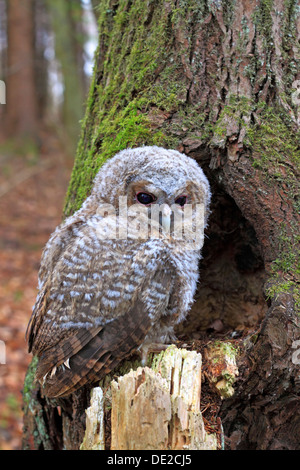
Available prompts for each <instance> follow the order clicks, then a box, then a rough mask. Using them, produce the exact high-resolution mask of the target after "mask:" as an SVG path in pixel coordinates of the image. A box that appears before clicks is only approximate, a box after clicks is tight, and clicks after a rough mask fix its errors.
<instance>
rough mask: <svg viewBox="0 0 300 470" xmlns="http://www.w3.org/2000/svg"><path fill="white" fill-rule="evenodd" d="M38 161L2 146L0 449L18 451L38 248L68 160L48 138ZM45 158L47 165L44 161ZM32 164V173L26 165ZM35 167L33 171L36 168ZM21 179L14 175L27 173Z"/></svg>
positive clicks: (57, 215) (51, 224)
mask: <svg viewBox="0 0 300 470" xmlns="http://www.w3.org/2000/svg"><path fill="white" fill-rule="evenodd" d="M45 142H46V143H47V147H46V146H45V144H43V147H42V148H41V152H40V155H38V157H37V159H36V161H34V159H33V158H32V155H15V154H11V153H8V152H5V150H3V149H2V150H1V148H0V168H1V170H0V189H1V188H2V189H3V188H5V194H3V195H2V197H0V340H1V341H4V343H5V352H6V364H0V449H3V450H4V449H20V448H21V438H22V387H23V381H24V377H25V373H26V370H27V366H28V364H29V362H30V360H31V355H29V354H28V353H27V345H26V343H25V331H26V327H27V323H28V320H29V318H30V315H31V309H32V306H33V304H34V302H35V298H36V294H37V289H36V287H37V273H38V268H39V263H40V257H41V253H42V249H43V247H44V245H45V243H46V241H47V240H48V238H49V235H50V233H51V232H52V231H53V230H54V229H55V227H56V225H57V224H59V223H60V221H61V215H62V207H63V201H64V197H65V193H66V189H67V184H68V180H69V176H70V171H71V165H72V162H71V161H68V159H66V158H65V157H64V156H63V154H62V151H61V149H60V147H59V144H58V143H57V142H56V141H55V140H53V139H51V140H50V138H49V137H48V138H47V140H45ZM45 162H46V164H45ZM30 167H33V171H32V172H31V171H29V172H27V169H28V168H30ZM34 167H36V171H35V169H34ZM27 173H28V175H29V176H28V177H27V178H25V179H23V180H22V178H21V181H20V178H18V175H20V174H21V175H22V174H23V175H24V174H25V175H26V174H27Z"/></svg>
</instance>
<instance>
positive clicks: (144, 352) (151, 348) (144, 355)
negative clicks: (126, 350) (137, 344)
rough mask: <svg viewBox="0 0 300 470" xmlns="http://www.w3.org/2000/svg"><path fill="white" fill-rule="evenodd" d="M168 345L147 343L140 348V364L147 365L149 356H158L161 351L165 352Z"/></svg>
mask: <svg viewBox="0 0 300 470" xmlns="http://www.w3.org/2000/svg"><path fill="white" fill-rule="evenodd" d="M169 346H170V344H163V343H149V344H147V345H145V346H143V347H142V348H141V362H142V365H143V366H145V365H146V364H147V359H148V355H149V354H159V353H160V352H162V351H165V350H166V349H167V348H168V347H169Z"/></svg>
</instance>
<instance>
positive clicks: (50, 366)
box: [26, 146, 211, 397]
mask: <svg viewBox="0 0 300 470" xmlns="http://www.w3.org/2000/svg"><path fill="white" fill-rule="evenodd" d="M210 197H211V193H210V186H209V182H208V180H207V178H206V176H205V175H204V173H203V171H202V169H201V168H200V167H199V165H198V164H197V163H196V161H195V160H193V159H191V158H189V157H187V156H186V155H184V154H182V153H179V152H178V151H176V150H166V149H164V148H160V147H156V146H153V147H147V146H145V147H141V148H135V149H126V150H123V151H121V152H119V153H118V154H116V155H115V156H114V157H113V158H111V159H110V160H108V161H107V162H106V163H105V164H104V165H103V166H102V168H101V169H100V171H99V172H98V174H97V175H96V177H95V180H94V183H93V187H92V190H91V194H90V196H89V197H88V198H87V199H86V201H85V202H84V204H83V205H82V207H81V209H79V210H78V211H77V212H76V213H75V214H74V215H73V216H71V217H69V218H67V219H66V220H65V221H64V222H63V223H62V224H61V225H60V226H59V227H57V229H56V230H55V232H54V233H53V234H52V235H51V237H50V239H49V241H48V243H47V244H46V246H45V249H44V251H43V255H42V260H41V266H40V270H39V285H38V288H39V291H38V295H37V299H36V303H35V305H34V307H33V311H32V315H31V318H30V321H29V324H28V327H27V332H26V338H27V341H28V346H29V352H32V353H33V354H34V355H36V356H37V357H38V366H37V370H36V378H37V380H38V381H39V382H40V384H41V387H42V391H43V393H44V394H45V395H46V396H48V397H65V396H67V395H69V394H71V393H72V392H74V391H75V390H77V389H79V388H80V387H82V386H83V385H85V384H87V383H88V384H92V383H94V382H95V381H97V380H99V379H101V378H102V377H103V376H105V374H108V373H109V372H110V371H112V370H113V369H114V368H116V367H117V366H118V364H119V363H120V362H121V361H122V360H123V359H125V358H126V357H128V356H130V355H131V354H132V353H133V352H139V353H140V354H141V356H142V359H143V360H144V359H145V357H146V356H147V353H148V351H149V350H153V349H155V348H156V346H157V345H162V344H166V343H168V342H170V341H174V331H173V329H174V326H175V325H176V324H177V323H178V322H181V321H183V320H184V319H185V318H186V315H187V313H188V311H189V309H190V307H191V304H192V302H193V296H194V293H195V289H196V284H197V281H198V262H199V259H200V257H201V248H202V245H203V240H204V237H203V233H204V228H205V226H206V223H207V216H208V214H209V202H210ZM197 208H200V209H201V210H200V211H199V213H198V212H197ZM197 214H198V215H197ZM199 214H200V215H199ZM184 219H186V223H183V222H184ZM178 227H179V228H178ZM180 228H181V229H180Z"/></svg>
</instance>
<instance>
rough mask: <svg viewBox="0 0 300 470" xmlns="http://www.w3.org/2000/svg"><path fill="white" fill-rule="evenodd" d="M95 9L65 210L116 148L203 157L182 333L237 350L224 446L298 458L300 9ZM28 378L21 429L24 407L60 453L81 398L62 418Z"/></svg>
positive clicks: (223, 414) (156, 5) (284, 5)
mask: <svg viewBox="0 0 300 470" xmlns="http://www.w3.org/2000/svg"><path fill="white" fill-rule="evenodd" d="M98 14H99V32H100V33H99V34H100V37H99V47H98V51H97V55H96V58H95V70H94V77H93V82H92V85H91V89H90V95H89V99H88V102H87V109H86V115H85V119H84V123H83V131H82V137H81V140H80V142H79V146H78V151H77V157H76V161H75V165H74V170H73V174H72V178H71V182H70V186H69V190H68V195H67V203H66V207H65V215H70V214H72V213H73V212H74V211H75V210H76V209H78V208H79V207H80V206H81V204H82V202H83V200H84V199H85V197H86V196H87V195H88V194H89V190H90V187H91V182H92V180H93V177H94V176H95V173H96V171H97V170H98V168H99V167H100V166H101V164H102V163H103V162H104V161H105V160H106V159H107V158H109V157H111V156H112V155H114V154H115V153H116V152H117V151H118V150H120V149H123V148H125V147H130V146H132V147H136V146H139V145H144V144H147V145H161V146H165V147H168V148H176V149H178V150H180V151H183V152H184V153H186V154H187V155H189V156H191V157H193V158H195V159H196V160H197V161H198V162H199V164H200V165H201V166H202V168H203V169H204V171H205V173H206V175H207V176H208V178H209V180H210V182H211V185H212V191H213V202H212V213H211V217H210V221H209V227H208V230H207V235H208V238H207V240H206V243H205V246H204V252H203V260H202V262H201V282H200V285H199V288H198V291H197V294H196V302H195V304H194V306H193V308H192V311H191V314H190V315H189V318H188V320H187V321H186V322H185V323H184V324H183V325H181V326H180V327H179V328H178V335H179V336H180V337H182V338H183V339H184V341H186V342H187V343H189V341H191V342H192V343H193V344H196V343H197V341H198V342H199V343H201V341H204V342H206V343H207V342H208V341H210V340H212V339H213V338H227V339H228V338H229V339H230V340H231V341H232V340H233V339H234V338H235V339H236V341H237V342H238V346H239V351H240V356H239V361H238V366H239V378H238V381H237V382H236V384H235V385H234V389H235V393H234V395H233V396H232V397H231V398H228V399H225V400H223V402H222V405H221V407H220V409H219V416H218V418H219V419H221V420H222V423H223V427H224V430H225V436H226V445H227V448H231V449H298V448H299V442H300V435H299V433H300V417H299V413H297V410H299V354H298V350H299V344H300V343H299V339H300V333H299V316H298V314H297V308H298V307H299V291H298V290H297V270H296V264H297V248H296V247H297V227H298V223H299V219H298V215H297V214H298V213H297V205H296V204H297V195H298V191H299V183H298V173H299V166H297V165H298V161H299V131H298V123H299V117H298V116H299V107H298V102H297V99H295V96H296V95H295V93H296V92H295V88H297V82H296V84H295V80H297V79H298V78H299V77H298V76H297V73H298V70H299V52H298V50H297V41H298V40H299V35H300V19H299V12H298V9H297V3H296V1H294V0H288V1H286V2H281V1H279V0H260V1H259V0H256V1H253V2H249V1H247V0H242V1H241V2H228V1H225V0H224V1H209V2H208V1H205V0H203V1H201V2H199V1H196V0H189V1H187V2H181V1H180V0H178V1H175V0H171V1H166V0H152V1H151V0H150V1H147V2H145V0H134V1H129V0H122V1H121V0H119V1H118V0H107V1H106V2H101V3H100V5H99V9H98ZM119 372H120V371H119ZM108 380H109V379H108ZM26 383H27V385H26V393H25V399H26V400H27V403H30V406H29V407H27V408H26V413H25V415H26V417H25V424H26V422H27V428H28V429H31V431H32V430H33V429H38V424H39V426H40V427H41V425H40V423H38V420H35V422H34V423H33V422H32V421H30V420H32V419H33V418H32V416H31V414H30V413H29V412H28V409H29V408H30V407H31V409H35V407H38V408H37V409H38V410H40V409H41V410H44V414H45V416H46V419H45V420H43V426H44V427H41V428H42V429H44V430H47V436H48V440H47V439H46V440H45V439H44V437H43V433H40V434H38V436H39V437H38V440H39V445H40V446H41V447H46V445H48V444H49V442H50V445H51V446H52V448H55V446H59V445H62V444H61V443H62V442H63V440H64V442H65V447H68V444H67V443H68V442H70V430H71V429H72V426H71V424H70V423H73V428H74V423H75V428H76V432H77V435H76V436H75V437H74V436H73V438H72V442H73V444H72V445H73V446H75V447H76V446H77V447H78V446H79V444H80V442H82V439H83V434H84V427H85V419H84V411H83V410H84V406H85V404H86V403H87V402H88V401H89V398H88V397H89V395H88V394H87V391H82V392H81V397H83V396H84V397H85V399H84V403H80V398H79V397H78V394H77V395H74V396H73V397H71V398H70V399H69V401H68V404H64V410H66V411H64V410H62V412H61V416H59V415H58V412H57V411H55V410H57V408H55V406H54V405H55V404H53V403H52V405H51V404H49V403H45V402H44V401H42V400H41V399H40V398H39V394H38V391H36V390H35V389H34V387H33V386H32V385H31V379H30V374H29V375H28V377H27V382H26ZM30 389H33V391H34V392H35V394H33V395H32V396H33V397H34V398H37V401H36V403H34V402H32V399H31V398H30V396H31V395H30V393H29V392H30ZM56 405H57V404H56ZM54 415H55V416H54ZM74 420H75V421H74ZM82 420H83V421H82ZM28 423H29V424H28ZM53 423H55V426H56V431H57V430H58V429H59V426H60V434H59V433H58V435H60V436H61V442H60V443H58V442H57V441H56V442H55V440H53V436H52V437H51V433H52V434H53V426H54V424H53ZM61 423H63V426H62V427H61ZM32 426H33V427H32ZM49 436H50V437H49ZM76 439H77V440H76ZM80 439H81V440H80ZM44 440H45V442H46V445H45V444H44ZM26 443H27V444H26ZM25 445H28V439H27V437H26V433H25ZM37 445H38V444H37V443H35V446H37ZM70 447H71V445H70Z"/></svg>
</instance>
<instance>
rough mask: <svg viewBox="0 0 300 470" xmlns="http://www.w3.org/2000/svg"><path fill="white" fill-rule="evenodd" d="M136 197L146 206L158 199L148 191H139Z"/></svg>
mask: <svg viewBox="0 0 300 470" xmlns="http://www.w3.org/2000/svg"><path fill="white" fill-rule="evenodd" d="M135 197H136V199H137V201H138V202H140V203H141V204H144V205H145V206H148V205H149V204H152V203H153V202H154V201H156V198H155V197H154V196H152V194H148V193H142V192H141V193H137V195H136V196H135Z"/></svg>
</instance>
